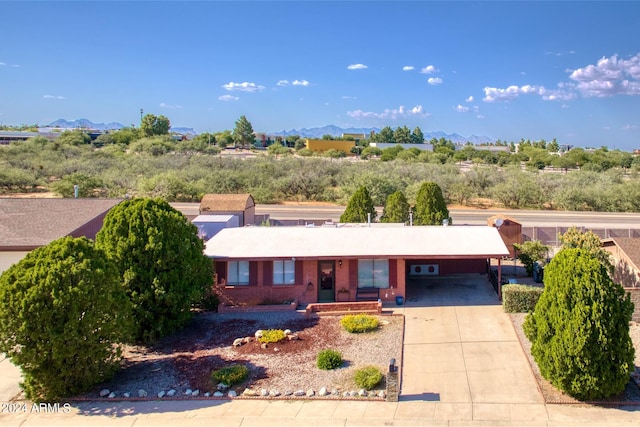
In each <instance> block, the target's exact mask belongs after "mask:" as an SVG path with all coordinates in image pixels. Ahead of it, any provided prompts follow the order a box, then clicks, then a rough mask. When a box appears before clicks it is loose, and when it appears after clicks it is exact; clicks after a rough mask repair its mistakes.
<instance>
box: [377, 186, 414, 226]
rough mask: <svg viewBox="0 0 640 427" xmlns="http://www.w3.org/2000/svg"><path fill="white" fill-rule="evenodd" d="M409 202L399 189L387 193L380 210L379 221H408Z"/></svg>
mask: <svg viewBox="0 0 640 427" xmlns="http://www.w3.org/2000/svg"><path fill="white" fill-rule="evenodd" d="M409 208H410V207H409V202H408V201H407V198H406V196H405V195H404V193H403V192H402V191H400V190H398V191H396V192H394V193H391V194H389V196H388V197H387V201H386V203H385V205H384V211H382V218H381V219H380V222H402V223H406V222H408V221H409Z"/></svg>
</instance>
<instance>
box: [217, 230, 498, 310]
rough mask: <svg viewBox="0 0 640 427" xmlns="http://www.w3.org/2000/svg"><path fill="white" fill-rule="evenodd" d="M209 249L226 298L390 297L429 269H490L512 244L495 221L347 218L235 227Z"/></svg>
mask: <svg viewBox="0 0 640 427" xmlns="http://www.w3.org/2000/svg"><path fill="white" fill-rule="evenodd" d="M205 255H207V256H208V257H210V258H212V259H213V262H214V265H215V272H216V280H215V285H216V286H218V287H219V289H221V291H222V292H221V294H222V295H223V299H224V298H227V299H228V300H229V301H223V302H231V303H245V304H250V305H252V304H260V303H263V302H264V301H291V300H297V301H298V302H299V303H315V302H333V301H359V300H362V299H365V298H366V299H375V300H377V299H381V300H383V301H385V300H387V301H389V300H393V299H394V298H395V296H406V294H407V291H408V290H410V287H411V286H418V285H419V281H420V279H423V278H426V277H429V276H431V277H433V276H441V275H451V274H469V273H473V274H479V273H480V274H485V273H487V271H488V267H489V261H490V259H497V261H498V265H499V266H500V262H501V258H502V257H504V256H508V255H509V250H508V249H507V247H506V246H505V244H504V242H503V241H502V238H501V237H500V234H499V233H498V230H497V229H496V228H494V227H486V226H450V227H441V226H420V227H417V226H416V227H383V226H380V227H367V226H366V225H364V226H360V225H359V226H346V225H342V226H337V227H244V228H227V229H224V230H221V231H220V232H219V233H218V234H216V235H215V236H214V237H213V238H211V239H210V240H209V241H208V242H207V243H206V247H205ZM498 274H500V268H498Z"/></svg>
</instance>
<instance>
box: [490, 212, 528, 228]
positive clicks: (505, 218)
mask: <svg viewBox="0 0 640 427" xmlns="http://www.w3.org/2000/svg"><path fill="white" fill-rule="evenodd" d="M498 219H501V220H502V221H503V223H505V224H507V223H512V224H518V225H521V224H520V222H518V221H516V220H515V219H513V218H511V217H509V216H506V215H504V214H497V215H493V216H490V217H489V218H487V225H489V226H493V225H494V224H495V223H496V220H498Z"/></svg>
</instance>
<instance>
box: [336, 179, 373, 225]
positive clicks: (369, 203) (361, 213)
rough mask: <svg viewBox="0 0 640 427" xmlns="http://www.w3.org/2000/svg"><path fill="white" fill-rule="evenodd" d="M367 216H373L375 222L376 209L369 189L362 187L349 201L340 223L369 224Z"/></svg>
mask: <svg viewBox="0 0 640 427" xmlns="http://www.w3.org/2000/svg"><path fill="white" fill-rule="evenodd" d="M367 214H371V221H373V220H375V218H376V214H377V212H376V208H375V206H373V200H372V199H371V195H369V191H368V190H367V187H360V188H358V189H357V190H356V192H355V193H353V195H352V196H351V199H349V203H348V204H347V208H346V209H345V211H344V213H343V214H342V215H340V222H367V220H368V216H367Z"/></svg>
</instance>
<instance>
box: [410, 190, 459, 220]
mask: <svg viewBox="0 0 640 427" xmlns="http://www.w3.org/2000/svg"><path fill="white" fill-rule="evenodd" d="M444 220H447V221H449V223H451V218H450V217H449V209H447V204H446V202H445V201H444V196H443V195H442V189H440V186H439V185H438V184H436V183H435V182H431V181H427V182H423V183H422V185H421V186H420V189H419V190H418V194H417V195H416V205H415V209H414V216H413V223H414V224H415V225H442V222H443V221H444Z"/></svg>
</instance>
